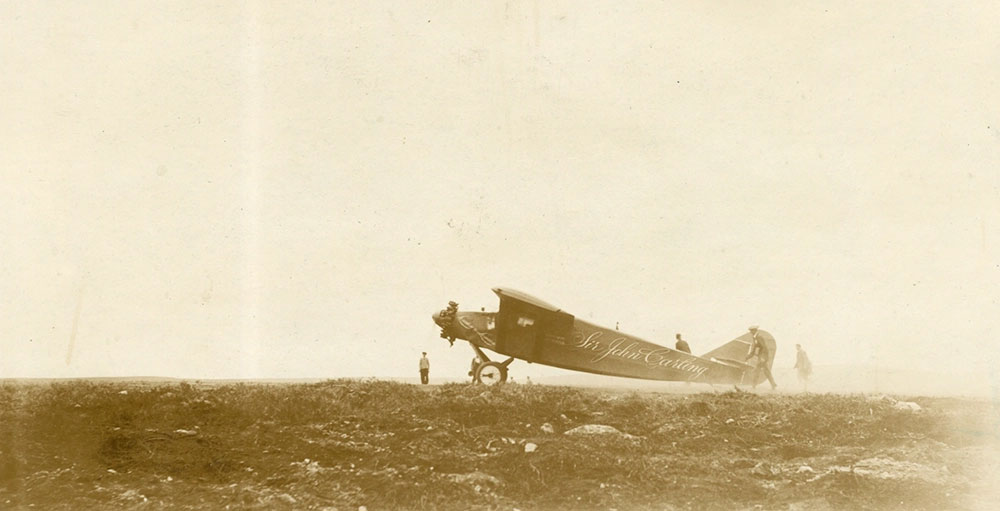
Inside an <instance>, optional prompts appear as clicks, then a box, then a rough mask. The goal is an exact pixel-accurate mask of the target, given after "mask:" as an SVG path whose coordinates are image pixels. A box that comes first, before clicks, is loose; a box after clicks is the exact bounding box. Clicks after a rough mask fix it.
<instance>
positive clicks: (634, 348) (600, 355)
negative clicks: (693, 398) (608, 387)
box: [575, 331, 708, 378]
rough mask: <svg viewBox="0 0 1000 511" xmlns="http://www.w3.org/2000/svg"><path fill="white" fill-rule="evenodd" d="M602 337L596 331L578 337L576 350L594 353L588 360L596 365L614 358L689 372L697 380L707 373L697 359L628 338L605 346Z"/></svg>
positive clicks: (602, 333) (599, 332) (617, 339)
mask: <svg viewBox="0 0 1000 511" xmlns="http://www.w3.org/2000/svg"><path fill="white" fill-rule="evenodd" d="M603 335H604V332H601V331H597V332H593V333H591V334H590V335H588V336H586V337H584V336H580V339H579V340H578V341H577V343H576V345H575V346H576V347H577V348H581V349H585V350H590V351H593V352H595V353H596V355H595V356H594V358H593V359H591V360H590V362H591V363H594V364H596V363H598V362H601V361H602V360H605V359H607V358H608V357H615V358H618V359H622V360H630V361H635V362H639V363H643V364H646V365H647V366H649V367H663V368H670V369H677V370H680V371H685V372H689V373H692V375H693V377H694V378H698V377H700V376H701V375H702V374H705V372H706V371H708V367H706V366H703V365H701V364H698V360H697V359H695V358H693V357H688V356H686V355H684V354H683V353H680V352H677V351H674V350H671V349H667V348H661V347H659V346H651V345H649V344H646V343H642V342H639V341H635V340H632V339H629V338H628V337H617V338H615V339H613V340H612V341H611V342H609V343H607V344H605V343H603V342H601V341H600V338H601V336H603Z"/></svg>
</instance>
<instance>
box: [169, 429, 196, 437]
mask: <svg viewBox="0 0 1000 511" xmlns="http://www.w3.org/2000/svg"><path fill="white" fill-rule="evenodd" d="M174 433H176V434H178V435H183V436H194V435H197V434H198V432H197V431H195V430H193V429H175V430H174Z"/></svg>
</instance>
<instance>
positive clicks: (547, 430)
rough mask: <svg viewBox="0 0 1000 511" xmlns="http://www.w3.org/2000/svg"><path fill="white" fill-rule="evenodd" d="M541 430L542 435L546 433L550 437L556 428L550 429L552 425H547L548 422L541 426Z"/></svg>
mask: <svg viewBox="0 0 1000 511" xmlns="http://www.w3.org/2000/svg"><path fill="white" fill-rule="evenodd" d="M541 429H542V433H548V434H550V435H551V434H553V433H555V432H556V428H554V427H552V424H549V423H548V422H546V423H545V424H542V428H541Z"/></svg>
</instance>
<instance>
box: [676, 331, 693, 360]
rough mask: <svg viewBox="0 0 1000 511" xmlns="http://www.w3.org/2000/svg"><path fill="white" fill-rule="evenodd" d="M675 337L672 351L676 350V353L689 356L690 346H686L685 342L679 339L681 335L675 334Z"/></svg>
mask: <svg viewBox="0 0 1000 511" xmlns="http://www.w3.org/2000/svg"><path fill="white" fill-rule="evenodd" d="M676 337H677V343H675V344H674V349H676V350H677V351H683V352H684V353H687V354H688V355H690V354H691V346H688V343H687V341H685V340H684V339H681V334H677V336H676Z"/></svg>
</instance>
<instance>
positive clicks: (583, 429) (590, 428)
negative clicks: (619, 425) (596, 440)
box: [563, 424, 635, 438]
mask: <svg viewBox="0 0 1000 511" xmlns="http://www.w3.org/2000/svg"><path fill="white" fill-rule="evenodd" d="M563 434H564V435H619V436H622V437H625V438H635V437H633V436H632V435H629V434H628V433H622V432H621V431H618V430H617V429H615V428H613V427H611V426H606V425H604V424H584V425H583V426H577V427H575V428H573V429H571V430H569V431H566V432H565V433H563Z"/></svg>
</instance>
